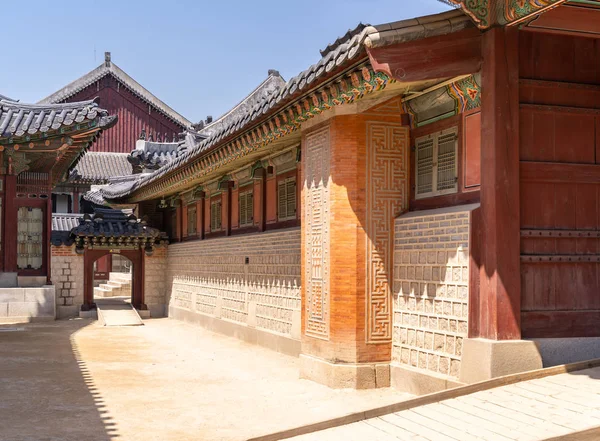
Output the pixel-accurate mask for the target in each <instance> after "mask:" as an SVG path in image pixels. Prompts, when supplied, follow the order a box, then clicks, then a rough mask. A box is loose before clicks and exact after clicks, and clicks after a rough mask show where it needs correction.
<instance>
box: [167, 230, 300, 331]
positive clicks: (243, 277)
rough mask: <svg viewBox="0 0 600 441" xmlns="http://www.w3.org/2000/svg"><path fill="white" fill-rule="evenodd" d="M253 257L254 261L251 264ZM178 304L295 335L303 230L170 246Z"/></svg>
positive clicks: (173, 298) (170, 280) (170, 285)
mask: <svg viewBox="0 0 600 441" xmlns="http://www.w3.org/2000/svg"><path fill="white" fill-rule="evenodd" d="M246 258H248V263H246ZM167 290H168V291H170V304H171V306H173V307H176V308H181V309H186V310H188V311H191V312H194V313H197V314H203V315H209V316H212V317H217V318H220V319H225V320H229V321H232V322H236V323H240V324H244V325H246V324H249V322H248V313H249V309H250V308H249V305H250V304H253V305H255V310H253V314H255V316H253V318H252V319H253V320H254V319H255V323H253V325H255V326H256V327H257V328H260V329H263V330H267V331H270V332H274V333H277V334H282V335H286V336H288V337H289V336H290V335H291V332H292V315H293V312H294V311H300V229H299V228H294V229H287V230H280V231H274V232H269V233H261V234H245V235H240V236H231V237H226V238H217V239H207V240H197V241H192V242H183V243H178V244H172V245H169V247H168V258H167Z"/></svg>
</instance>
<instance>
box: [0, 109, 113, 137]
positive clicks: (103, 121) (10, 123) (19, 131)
mask: <svg viewBox="0 0 600 441" xmlns="http://www.w3.org/2000/svg"><path fill="white" fill-rule="evenodd" d="M83 111H85V113H82V115H85V116H82V119H81V121H80V122H83V121H84V120H89V121H91V120H94V119H96V117H97V116H98V115H100V121H99V123H100V127H103V126H108V125H110V124H111V123H112V122H113V121H114V120H115V119H116V118H115V117H113V116H109V115H108V112H107V111H106V110H103V109H100V108H98V105H97V104H96V103H95V102H94V101H93V100H90V101H81V102H75V103H67V104H22V103H19V102H16V101H8V100H4V99H0V139H2V138H11V137H22V136H25V135H34V134H36V133H38V132H46V131H48V130H49V128H52V129H53V130H57V129H59V128H61V127H62V126H70V125H72V124H73V119H72V118H66V119H65V118H64V116H65V115H72V114H74V113H77V112H83Z"/></svg>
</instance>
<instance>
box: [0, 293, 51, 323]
mask: <svg viewBox="0 0 600 441" xmlns="http://www.w3.org/2000/svg"><path fill="white" fill-rule="evenodd" d="M55 295H56V294H55V289H54V286H48V285H46V286H43V287H36V288H0V324H2V323H16V322H33V321H43V320H54V318H55V317H56V301H55Z"/></svg>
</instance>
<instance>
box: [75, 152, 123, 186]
mask: <svg viewBox="0 0 600 441" xmlns="http://www.w3.org/2000/svg"><path fill="white" fill-rule="evenodd" d="M127 156H128V154H127V153H109V152H88V153H86V154H85V155H84V156H82V157H81V159H80V160H79V162H78V163H77V165H76V166H75V167H74V168H73V169H72V170H71V173H70V175H69V181H70V182H80V183H86V184H106V183H107V182H108V181H109V178H111V177H115V176H126V175H130V174H131V173H132V167H131V164H130V163H129V161H128V160H127Z"/></svg>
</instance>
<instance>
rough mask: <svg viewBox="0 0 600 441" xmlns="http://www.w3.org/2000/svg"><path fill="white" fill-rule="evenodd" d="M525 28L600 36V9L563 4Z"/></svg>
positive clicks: (555, 32)
mask: <svg viewBox="0 0 600 441" xmlns="http://www.w3.org/2000/svg"><path fill="white" fill-rule="evenodd" d="M523 30H525V31H534V32H546V33H552V34H560V35H576V36H580V37H589V38H600V10H599V9H593V8H582V7H577V6H562V7H560V8H555V9H552V10H550V11H548V12H546V13H545V14H542V15H540V16H538V17H537V18H535V19H534V20H533V21H532V22H531V23H529V24H528V25H527V26H526V27H524V28H523Z"/></svg>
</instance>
